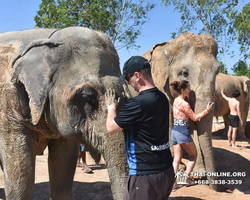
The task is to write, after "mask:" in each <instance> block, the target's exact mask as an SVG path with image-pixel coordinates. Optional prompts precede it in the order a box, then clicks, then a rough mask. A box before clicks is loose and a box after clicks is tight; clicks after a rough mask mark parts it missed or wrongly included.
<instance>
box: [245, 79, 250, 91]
mask: <svg viewBox="0 0 250 200" xmlns="http://www.w3.org/2000/svg"><path fill="white" fill-rule="evenodd" d="M249 86H250V80H249V79H248V80H246V81H244V92H245V93H248V92H249Z"/></svg>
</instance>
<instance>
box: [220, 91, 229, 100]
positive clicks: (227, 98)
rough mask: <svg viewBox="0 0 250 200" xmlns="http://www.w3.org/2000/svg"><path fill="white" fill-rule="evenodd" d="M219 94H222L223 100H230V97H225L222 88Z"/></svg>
mask: <svg viewBox="0 0 250 200" xmlns="http://www.w3.org/2000/svg"><path fill="white" fill-rule="evenodd" d="M221 95H222V97H223V98H224V99H225V100H227V101H229V100H230V98H229V97H227V96H226V95H225V94H224V92H223V90H221Z"/></svg>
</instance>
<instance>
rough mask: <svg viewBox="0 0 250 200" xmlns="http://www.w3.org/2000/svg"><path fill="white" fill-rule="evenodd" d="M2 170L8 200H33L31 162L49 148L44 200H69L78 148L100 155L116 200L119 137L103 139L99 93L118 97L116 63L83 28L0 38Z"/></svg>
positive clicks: (122, 161) (123, 169)
mask: <svg viewBox="0 0 250 200" xmlns="http://www.w3.org/2000/svg"><path fill="white" fill-rule="evenodd" d="M0 69H1V76H0V146H1V148H0V164H1V168H2V170H3V173H4V180H5V196H6V199H7V200H13V199H15V200H31V199H33V189H34V176H35V175H34V172H35V159H36V155H37V154H42V153H43V151H44V149H45V148H46V147H48V152H49V153H48V154H49V155H48V168H49V185H50V199H53V200H59V199H60V200H70V199H72V198H73V194H72V185H73V178H74V173H75V168H76V163H77V155H78V150H79V144H80V143H83V144H85V145H86V147H87V148H88V150H89V152H90V154H91V155H92V156H93V158H94V159H95V160H96V162H98V161H99V160H100V156H101V154H102V155H103V157H104V159H105V162H106V165H107V168H108V173H109V177H110V183H111V190H112V193H113V197H114V199H116V200H120V199H122V196H123V192H124V188H125V182H126V179H127V174H128V167H127V160H126V153H125V145H124V137H123V133H122V132H120V133H119V134H118V135H110V134H108V133H107V131H106V126H105V122H106V117H107V108H106V105H105V95H104V94H105V92H106V90H107V89H108V88H112V89H114V90H115V93H116V96H117V97H118V96H119V97H120V102H119V104H118V108H117V109H118V110H120V109H121V108H122V107H123V105H124V103H125V102H126V99H125V98H123V97H122V92H123V87H122V83H119V82H118V78H119V77H120V75H121V72H120V67H119V57H118V55H117V52H116V50H115V48H114V46H113V44H112V42H111V40H110V39H109V38H108V36H106V35H105V34H103V33H101V32H98V31H94V30H91V29H88V28H84V27H69V28H64V29H42V28H37V29H30V30H23V31H16V32H6V33H1V34H0Z"/></svg>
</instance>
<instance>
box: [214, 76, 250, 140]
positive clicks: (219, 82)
mask: <svg viewBox="0 0 250 200" xmlns="http://www.w3.org/2000/svg"><path fill="white" fill-rule="evenodd" d="M249 85H250V80H249V78H248V77H247V76H231V75H227V74H222V73H219V74H218V75H217V76H216V80H215V99H214V102H215V105H214V116H216V117H218V116H223V119H224V123H225V128H226V129H228V115H229V113H230V109H229V106H228V102H227V101H226V100H225V99H224V98H223V97H222V95H221V90H224V91H225V95H227V96H228V97H232V93H233V91H235V90H236V89H237V90H239V91H240V94H241V95H240V96H239V97H238V98H237V99H238V100H239V102H240V112H241V117H242V120H243V124H242V125H240V127H239V130H238V133H239V134H238V137H240V138H245V137H246V134H245V127H246V120H247V115H248V109H249Z"/></svg>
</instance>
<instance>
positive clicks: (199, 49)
mask: <svg viewBox="0 0 250 200" xmlns="http://www.w3.org/2000/svg"><path fill="white" fill-rule="evenodd" d="M216 55H217V44H216V42H215V40H214V39H213V38H212V37H211V36H209V35H205V34H203V35H195V34H192V33H183V34H181V35H179V36H178V37H177V38H176V39H173V40H170V41H169V42H163V43H160V44H156V45H155V46H154V47H153V48H152V49H151V50H149V51H147V52H146V53H144V54H143V56H144V57H145V58H147V59H148V60H149V61H150V63H151V67H152V76H153V79H154V81H155V84H156V86H157V87H158V88H159V89H160V90H161V91H163V92H165V94H166V95H167V97H168V98H169V100H170V102H171V104H172V103H173V100H174V98H175V97H177V94H176V93H175V92H174V91H172V89H171V87H170V83H172V82H173V81H180V80H187V81H189V83H190V88H191V90H193V92H192V93H191V94H190V97H189V103H190V105H191V107H192V109H193V110H194V111H195V113H200V112H201V111H203V110H204V109H205V108H206V106H207V104H208V102H212V101H213V100H214V89H215V77H216V75H217V74H218V71H219V63H218V62H217V60H216ZM212 120H213V112H210V113H209V114H208V115H206V116H205V117H204V118H202V119H201V120H200V121H198V122H195V123H191V124H190V127H191V128H192V129H194V130H197V132H198V136H197V133H196V134H194V141H195V143H196V146H197V151H198V158H197V162H196V166H195V169H194V171H195V172H205V171H207V172H215V171H216V170H215V165H214V157H213V148H212V139H211V138H212V132H211V131H212ZM197 137H198V138H197ZM203 158H204V160H203ZM204 164H205V166H204ZM208 178H209V179H210V177H208ZM212 187H213V188H214V189H216V190H218V187H217V186H215V185H213V186H212Z"/></svg>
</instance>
